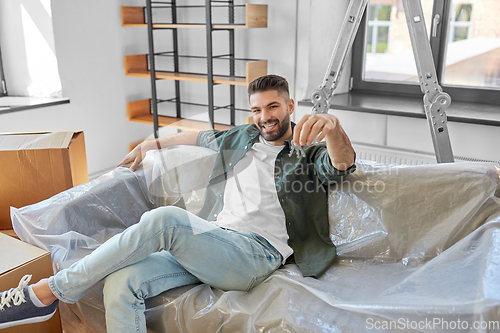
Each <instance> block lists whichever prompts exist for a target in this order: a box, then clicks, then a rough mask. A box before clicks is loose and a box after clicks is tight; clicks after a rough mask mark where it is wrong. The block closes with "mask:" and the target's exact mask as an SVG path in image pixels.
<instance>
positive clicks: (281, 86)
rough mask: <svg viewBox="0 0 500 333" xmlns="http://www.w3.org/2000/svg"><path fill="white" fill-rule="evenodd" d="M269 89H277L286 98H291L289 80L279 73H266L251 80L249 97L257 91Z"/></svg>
mask: <svg viewBox="0 0 500 333" xmlns="http://www.w3.org/2000/svg"><path fill="white" fill-rule="evenodd" d="M269 90H276V91H277V92H278V94H280V95H281V96H283V97H284V98H286V99H288V98H290V92H289V91H288V82H287V81H286V79H285V78H284V77H281V76H279V75H265V76H261V77H259V78H257V79H255V80H253V81H252V82H250V84H249V85H248V98H250V96H252V95H253V94H255V93H258V92H264V91H269Z"/></svg>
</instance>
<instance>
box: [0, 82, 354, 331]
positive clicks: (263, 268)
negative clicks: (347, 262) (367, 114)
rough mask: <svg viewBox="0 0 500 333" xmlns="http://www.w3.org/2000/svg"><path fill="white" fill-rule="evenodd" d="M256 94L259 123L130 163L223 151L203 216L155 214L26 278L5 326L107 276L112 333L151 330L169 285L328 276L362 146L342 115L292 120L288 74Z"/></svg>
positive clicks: (0, 319)
mask: <svg viewBox="0 0 500 333" xmlns="http://www.w3.org/2000/svg"><path fill="white" fill-rule="evenodd" d="M248 95H249V101H250V106H251V110H252V114H253V119H254V124H250V125H242V126H237V127H234V128H232V129H230V130H228V131H202V132H200V133H194V132H185V133H180V134H175V135H171V136H168V137H165V138H162V139H159V140H150V141H145V142H143V143H142V144H141V145H139V146H138V147H137V148H136V149H134V150H133V151H132V152H131V153H130V154H129V155H127V156H126V158H125V159H124V160H123V162H122V163H121V164H120V165H126V166H129V167H130V169H131V170H132V171H134V170H135V169H136V167H137V166H138V164H139V163H140V162H141V161H142V159H143V157H144V154H145V152H146V151H147V150H151V149H156V148H157V147H159V146H161V147H168V146H173V145H180V144H187V145H198V146H202V147H207V148H210V149H213V150H215V151H217V157H216V159H215V163H214V166H213V169H212V173H211V176H210V181H209V184H208V187H207V190H206V194H205V201H204V205H203V208H202V209H201V210H200V212H199V213H198V214H196V215H194V214H191V213H189V212H187V211H185V210H182V209H180V208H177V207H160V208H157V209H154V210H152V211H150V212H147V213H145V214H144V215H143V216H142V217H141V219H140V221H139V222H138V223H137V224H135V225H133V226H131V227H129V228H127V229H126V230H124V231H123V232H122V233H121V234H118V235H116V236H114V237H112V238H111V239H109V240H108V241H107V242H105V243H104V244H102V245H101V246H100V247H99V248H97V249H96V250H95V251H94V252H92V253H91V254H90V255H88V256H86V257H85V258H83V259H82V260H80V261H78V262H76V263H75V264H73V265H72V266H71V267H70V268H68V269H65V270H62V271H60V272H58V273H57V274H56V275H55V276H52V277H50V278H49V279H44V280H41V281H39V282H38V283H36V284H34V285H30V286H28V285H27V284H28V282H29V278H27V277H26V278H23V280H21V282H20V284H19V286H18V287H17V288H13V289H11V290H9V291H5V292H4V293H2V295H1V300H2V301H1V302H2V303H1V305H0V306H1V307H2V309H3V311H1V312H0V328H4V327H9V326H13V325H19V324H22V323H29V322H38V321H42V320H46V319H48V318H50V316H51V315H52V314H53V313H54V312H55V309H56V306H57V302H58V300H61V301H63V302H67V303H74V302H76V301H78V299H80V298H81V297H83V296H84V295H85V294H86V293H87V292H88V290H89V289H90V288H92V286H94V285H95V284H96V283H98V282H99V281H101V280H103V281H104V290H103V292H104V305H105V308H106V327H107V330H108V332H146V320H145V315H144V311H145V299H147V298H149V297H153V296H155V295H158V294H160V293H161V292H163V291H165V290H168V289H172V288H175V287H179V286H184V285H188V284H193V283H199V282H203V283H207V284H210V285H212V286H214V287H216V288H220V289H223V290H242V291H248V290H250V289H252V288H254V287H255V286H257V285H258V284H259V283H261V282H262V281H264V280H265V279H266V278H267V277H268V276H269V275H271V274H272V273H273V272H274V271H275V270H276V269H278V268H279V267H280V266H281V265H282V264H284V263H286V262H295V263H296V264H297V265H298V266H299V268H300V270H301V271H302V274H303V275H304V276H313V277H318V276H320V275H322V274H323V273H324V272H325V271H326V270H327V269H328V268H329V267H330V266H331V264H332V262H333V260H334V259H335V256H336V252H335V245H334V244H332V242H331V240H330V238H329V224H328V207H327V194H328V191H327V186H328V185H329V184H332V183H335V182H338V181H341V180H342V179H343V177H345V176H347V175H348V174H349V173H351V172H353V171H354V170H355V164H354V161H355V153H354V150H353V149H352V147H351V144H350V142H349V139H348V137H347V135H346V134H345V132H344V131H343V130H342V127H341V126H340V124H339V122H338V119H337V118H336V117H334V116H333V115H329V114H317V115H307V116H305V117H303V118H302V119H301V120H300V121H299V123H298V124H297V125H294V124H293V123H292V122H291V121H290V116H291V115H292V113H293V111H294V101H293V100H292V99H291V98H290V96H289V92H288V83H287V82H286V80H285V79H284V78H282V77H280V76H276V75H268V76H264V77H260V78H258V79H256V80H255V81H253V82H252V83H251V84H250V85H249V87H248ZM315 138H316V140H317V141H321V140H323V139H325V141H324V142H320V143H315V144H312V143H313V141H314V140H315ZM292 140H293V143H294V144H295V145H305V147H304V152H305V154H304V155H303V156H300V157H299V156H296V155H293V154H290V151H291V148H292V142H291V141H292Z"/></svg>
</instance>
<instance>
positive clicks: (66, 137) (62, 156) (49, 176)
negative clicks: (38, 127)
mask: <svg viewBox="0 0 500 333" xmlns="http://www.w3.org/2000/svg"><path fill="white" fill-rule="evenodd" d="M87 181H88V173H87V157H86V155H85V140H84V137H83V132H51V133H46V132H45V133H4V134H0V229H12V224H11V220H10V206H13V207H16V208H20V207H23V206H27V205H31V204H34V203H37V202H40V201H42V200H45V199H48V198H50V197H51V196H53V195H55V194H57V193H59V192H62V191H64V190H67V189H69V188H71V187H73V186H76V185H79V184H82V183H85V182H87Z"/></svg>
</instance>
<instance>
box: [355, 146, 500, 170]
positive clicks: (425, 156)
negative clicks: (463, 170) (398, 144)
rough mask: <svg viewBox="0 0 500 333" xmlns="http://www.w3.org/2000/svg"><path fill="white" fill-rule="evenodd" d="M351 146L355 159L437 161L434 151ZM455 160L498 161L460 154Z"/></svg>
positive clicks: (390, 162)
mask: <svg viewBox="0 0 500 333" xmlns="http://www.w3.org/2000/svg"><path fill="white" fill-rule="evenodd" d="M352 146H353V147H354V150H355V151H356V159H357V160H369V161H375V162H377V163H381V164H388V165H419V164H436V163H437V162H436V156H435V154H434V153H427V152H423V151H417V150H409V149H402V148H393V147H387V146H380V145H372V144H367V143H357V142H352ZM455 162H496V163H498V162H497V161H490V160H481V159H475V158H467V157H462V156H455Z"/></svg>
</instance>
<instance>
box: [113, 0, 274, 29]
mask: <svg viewBox="0 0 500 333" xmlns="http://www.w3.org/2000/svg"><path fill="white" fill-rule="evenodd" d="M121 12H122V26H124V27H147V24H146V22H144V7H131V6H122V7H121ZM205 27H206V25H205V24H203V23H200V24H196V23H195V24H183V23H179V24H171V23H153V28H205ZM266 27H267V5H260V4H248V3H247V4H245V24H212V29H250V28H266Z"/></svg>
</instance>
